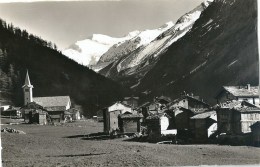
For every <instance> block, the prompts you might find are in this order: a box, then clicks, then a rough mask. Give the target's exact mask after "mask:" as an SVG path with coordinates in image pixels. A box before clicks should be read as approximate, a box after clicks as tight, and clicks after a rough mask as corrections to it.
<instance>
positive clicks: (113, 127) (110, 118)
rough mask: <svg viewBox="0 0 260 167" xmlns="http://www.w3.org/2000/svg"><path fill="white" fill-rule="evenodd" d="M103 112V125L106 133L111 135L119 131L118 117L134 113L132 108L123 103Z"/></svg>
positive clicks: (118, 103) (117, 103) (107, 108)
mask: <svg viewBox="0 0 260 167" xmlns="http://www.w3.org/2000/svg"><path fill="white" fill-rule="evenodd" d="M102 112H103V122H104V123H103V124H104V132H105V133H111V132H113V131H117V130H119V126H118V116H119V115H120V114H124V113H126V112H129V113H133V110H132V107H131V106H128V105H126V104H124V103H122V102H116V103H115V104H113V105H111V106H109V107H106V108H104V109H103V110H102Z"/></svg>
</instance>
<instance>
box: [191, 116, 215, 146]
mask: <svg viewBox="0 0 260 167" xmlns="http://www.w3.org/2000/svg"><path fill="white" fill-rule="evenodd" d="M190 119H191V125H190V127H191V130H192V133H193V134H194V138H195V140H196V141H200V142H203V141H207V140H208V139H209V138H210V137H211V136H213V135H214V134H215V132H216V131H217V113H216V111H207V112H204V113H200V114H197V115H195V116H193V117H191V118H190Z"/></svg>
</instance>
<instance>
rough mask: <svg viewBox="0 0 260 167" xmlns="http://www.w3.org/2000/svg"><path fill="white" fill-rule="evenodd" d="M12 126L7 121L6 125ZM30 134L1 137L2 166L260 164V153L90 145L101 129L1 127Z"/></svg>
mask: <svg viewBox="0 0 260 167" xmlns="http://www.w3.org/2000/svg"><path fill="white" fill-rule="evenodd" d="M6 122H8V120H6V119H2V120H1V123H2V124H4V123H6ZM4 127H10V128H14V129H17V130H22V131H24V132H25V133H26V134H15V133H1V139H2V147H3V151H2V160H3V166H180V165H182V166H184V165H202V164H203V165H230V164H233V165H237V164H241V165H246V164H258V165H259V164H260V148H255V147H246V146H232V147H231V146H219V145H166V144H164V145H159V144H150V143H139V142H128V141H124V140H125V139H113V140H112V139H111V140H86V136H87V135H88V134H91V133H97V132H101V131H102V124H101V123H97V122H94V121H90V120H89V121H79V122H75V123H68V124H66V125H63V126H50V125H48V126H41V125H26V124H20V125H2V126H1V128H4Z"/></svg>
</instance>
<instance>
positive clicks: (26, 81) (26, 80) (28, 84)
mask: <svg viewBox="0 0 260 167" xmlns="http://www.w3.org/2000/svg"><path fill="white" fill-rule="evenodd" d="M25 86H27V87H32V88H33V85H31V82H30V78H29V73H28V70H27V72H26V76H25V81H24V85H23V87H25Z"/></svg>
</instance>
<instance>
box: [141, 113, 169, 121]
mask: <svg viewBox="0 0 260 167" xmlns="http://www.w3.org/2000/svg"><path fill="white" fill-rule="evenodd" d="M162 116H166V117H167V116H168V115H167V114H166V113H158V114H153V115H150V116H148V117H147V118H146V119H148V120H149V119H159V118H161V117H162Z"/></svg>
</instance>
